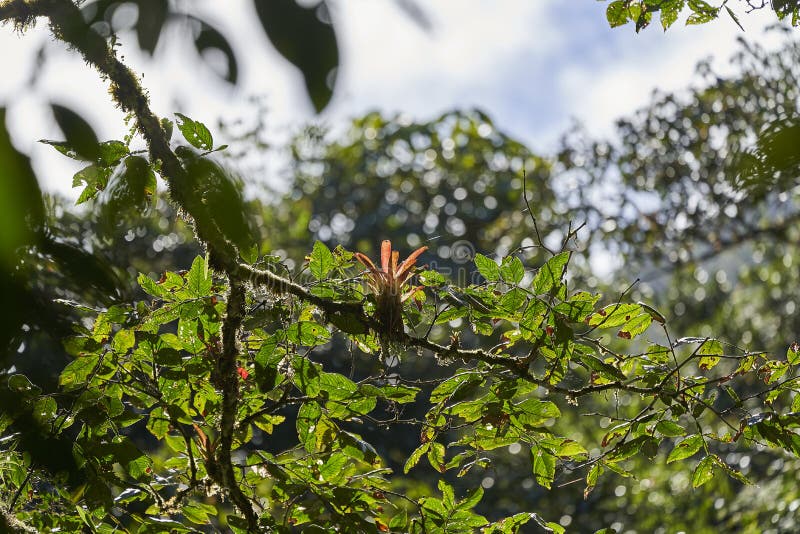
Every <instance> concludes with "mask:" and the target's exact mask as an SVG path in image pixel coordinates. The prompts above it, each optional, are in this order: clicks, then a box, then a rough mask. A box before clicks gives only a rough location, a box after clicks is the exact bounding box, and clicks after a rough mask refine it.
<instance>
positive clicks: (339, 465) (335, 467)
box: [319, 452, 350, 484]
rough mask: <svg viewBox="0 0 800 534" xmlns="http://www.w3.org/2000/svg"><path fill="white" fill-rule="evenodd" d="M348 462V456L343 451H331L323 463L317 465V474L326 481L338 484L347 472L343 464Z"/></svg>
mask: <svg viewBox="0 0 800 534" xmlns="http://www.w3.org/2000/svg"><path fill="white" fill-rule="evenodd" d="M349 462H350V458H348V457H347V455H345V454H343V453H339V452H336V453H333V454H331V456H330V458H328V459H327V460H326V461H325V463H323V464H322V465H321V466H320V467H319V475H320V476H321V477H322V479H323V480H325V481H326V482H330V483H333V484H338V483H339V482H341V480H342V479H343V478H344V476H345V475H346V474H347V473H346V471H345V466H346V465H347V464H348V463H349Z"/></svg>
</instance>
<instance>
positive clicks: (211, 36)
mask: <svg viewBox="0 0 800 534" xmlns="http://www.w3.org/2000/svg"><path fill="white" fill-rule="evenodd" d="M194 46H195V47H196V48H197V52H198V53H199V54H200V55H201V56H202V55H203V53H204V52H206V51H208V50H219V51H220V52H222V54H224V55H225V59H226V60H227V63H228V65H227V71H226V72H225V75H224V76H223V78H225V80H226V81H228V82H230V83H232V84H236V82H237V80H238V79H239V65H238V64H237V62H236V56H235V55H234V53H233V49H232V48H231V45H230V43H228V40H227V39H226V38H225V36H224V35H222V34H221V33H220V32H219V31H218V30H217V29H216V28H214V27H212V26H210V25H209V24H208V23H206V22H201V27H200V32H199V33H198V34H197V37H196V38H195V40H194Z"/></svg>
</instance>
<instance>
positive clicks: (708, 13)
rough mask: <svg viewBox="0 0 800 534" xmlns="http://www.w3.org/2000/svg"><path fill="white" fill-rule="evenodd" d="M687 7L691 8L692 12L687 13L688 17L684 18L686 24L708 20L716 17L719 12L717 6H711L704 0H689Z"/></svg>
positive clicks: (703, 22)
mask: <svg viewBox="0 0 800 534" xmlns="http://www.w3.org/2000/svg"><path fill="white" fill-rule="evenodd" d="M689 9H691V10H692V11H693V13H692V14H691V15H689V18H688V19H687V20H686V24H687V26H688V25H692V24H705V23H706V22H710V21H712V20H714V19H715V18H717V15H718V13H719V9H718V8H716V7H713V6H712V5H710V4H709V3H707V2H705V1H704V0H689Z"/></svg>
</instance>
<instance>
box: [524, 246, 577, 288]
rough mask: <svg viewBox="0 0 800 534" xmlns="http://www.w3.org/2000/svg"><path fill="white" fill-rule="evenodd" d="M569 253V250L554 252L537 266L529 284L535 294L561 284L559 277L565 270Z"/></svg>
mask: <svg viewBox="0 0 800 534" xmlns="http://www.w3.org/2000/svg"><path fill="white" fill-rule="evenodd" d="M570 254H571V252H561V253H559V254H556V255H555V256H553V257H552V258H550V259H549V260H547V261H546V262H545V264H544V265H542V266H541V267H540V268H539V271H538V272H537V273H536V276H535V277H534V279H533V283H532V285H531V287H532V289H533V292H534V293H535V294H537V295H541V294H543V293H550V292H551V291H552V290H553V288H555V287H558V286H560V285H561V277H562V276H564V272H565V271H566V268H567V264H568V263H569V258H570Z"/></svg>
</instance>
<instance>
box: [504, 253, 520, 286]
mask: <svg viewBox="0 0 800 534" xmlns="http://www.w3.org/2000/svg"><path fill="white" fill-rule="evenodd" d="M500 274H501V275H502V277H503V280H504V281H505V282H506V283H508V284H512V285H513V284H519V283H520V282H521V281H522V279H523V278H524V277H525V266H523V265H522V260H520V259H519V258H517V257H516V256H509V257H506V258H503V263H502V264H501V265H500Z"/></svg>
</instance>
